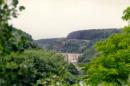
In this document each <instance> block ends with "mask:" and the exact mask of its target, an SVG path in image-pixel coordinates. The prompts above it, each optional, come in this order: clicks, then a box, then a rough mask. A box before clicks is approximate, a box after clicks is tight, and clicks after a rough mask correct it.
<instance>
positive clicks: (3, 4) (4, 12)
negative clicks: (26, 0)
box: [0, 0, 25, 25]
mask: <svg viewBox="0 0 130 86" xmlns="http://www.w3.org/2000/svg"><path fill="white" fill-rule="evenodd" d="M24 9H25V8H24V6H19V7H18V0H0V24H1V25H3V24H8V20H10V19H11V18H12V17H15V18H17V16H18V11H22V10H24Z"/></svg>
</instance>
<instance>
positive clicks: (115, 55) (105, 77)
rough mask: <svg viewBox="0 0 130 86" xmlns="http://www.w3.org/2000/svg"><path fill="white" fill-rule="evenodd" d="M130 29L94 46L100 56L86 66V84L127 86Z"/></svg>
mask: <svg viewBox="0 0 130 86" xmlns="http://www.w3.org/2000/svg"><path fill="white" fill-rule="evenodd" d="M129 30H130V27H129V26H128V27H125V28H124V29H123V32H122V33H120V34H114V35H112V36H110V37H109V38H108V39H106V40H105V41H101V42H98V43H97V44H96V50H97V51H98V52H99V53H100V55H99V56H98V57H97V58H95V59H94V60H92V62H90V63H89V64H87V65H86V66H85V68H84V70H85V71H86V74H87V76H86V82H87V84H95V85H97V84H101V83H103V82H106V83H114V84H115V85H114V86H123V85H125V84H128V79H129V75H130V47H129V46H130V32H129Z"/></svg>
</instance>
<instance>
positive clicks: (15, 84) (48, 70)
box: [0, 50, 76, 86]
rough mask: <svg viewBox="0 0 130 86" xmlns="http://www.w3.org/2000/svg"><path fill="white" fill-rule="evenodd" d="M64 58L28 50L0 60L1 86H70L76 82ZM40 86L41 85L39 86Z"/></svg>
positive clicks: (40, 51)
mask: <svg viewBox="0 0 130 86" xmlns="http://www.w3.org/2000/svg"><path fill="white" fill-rule="evenodd" d="M68 66H69V65H68V64H67V63H66V62H65V61H64V59H63V56H62V55H59V54H56V53H54V52H47V51H43V50H26V51H24V52H22V53H11V54H10V55H7V56H1V58H0V76H1V77H0V85H1V86H33V85H34V84H37V85H38V84H42V85H47V86H48V85H49V84H52V83H62V84H66V85H65V86H68V85H70V84H73V83H74V82H75V81H76V80H75V77H74V76H73V75H72V73H71V72H69V71H68ZM38 86H39V85H38Z"/></svg>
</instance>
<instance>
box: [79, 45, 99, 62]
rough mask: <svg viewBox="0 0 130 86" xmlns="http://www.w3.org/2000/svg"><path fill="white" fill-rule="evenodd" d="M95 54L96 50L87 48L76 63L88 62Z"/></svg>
mask: <svg viewBox="0 0 130 86" xmlns="http://www.w3.org/2000/svg"><path fill="white" fill-rule="evenodd" d="M96 55H97V52H96V50H95V49H94V48H93V47H92V48H88V49H86V50H85V51H84V52H83V55H81V56H80V57H79V59H78V63H81V64H82V63H88V62H90V61H91V59H93V58H94V57H95V56H96Z"/></svg>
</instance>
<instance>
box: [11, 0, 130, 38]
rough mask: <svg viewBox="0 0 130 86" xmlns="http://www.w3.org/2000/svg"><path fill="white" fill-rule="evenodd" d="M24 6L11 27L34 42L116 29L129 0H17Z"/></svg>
mask: <svg viewBox="0 0 130 86" xmlns="http://www.w3.org/2000/svg"><path fill="white" fill-rule="evenodd" d="M20 3H21V4H23V5H24V6H25V7H26V10H25V11H23V12H22V13H21V15H20V16H19V18H18V19H14V20H13V21H12V22H13V25H14V26H16V27H18V28H20V29H22V30H23V31H26V32H27V33H29V34H31V35H32V37H33V38H34V39H41V38H56V37H65V36H66V35H67V34H68V33H70V32H72V31H77V30H84V29H98V28H120V27H123V26H124V25H126V22H124V21H122V20H121V16H122V12H123V10H124V9H125V8H126V7H127V6H129V5H130V0H21V2H20Z"/></svg>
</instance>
